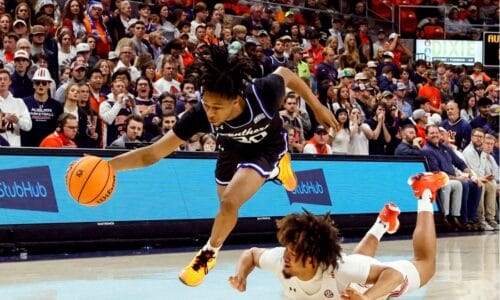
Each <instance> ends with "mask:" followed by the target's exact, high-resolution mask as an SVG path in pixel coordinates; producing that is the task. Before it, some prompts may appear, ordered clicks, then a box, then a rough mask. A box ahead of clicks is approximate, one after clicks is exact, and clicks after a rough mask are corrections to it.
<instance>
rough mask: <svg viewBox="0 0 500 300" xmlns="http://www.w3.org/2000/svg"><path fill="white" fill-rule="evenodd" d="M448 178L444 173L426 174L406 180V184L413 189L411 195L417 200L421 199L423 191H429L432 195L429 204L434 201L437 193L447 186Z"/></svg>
mask: <svg viewBox="0 0 500 300" xmlns="http://www.w3.org/2000/svg"><path fill="white" fill-rule="evenodd" d="M448 181H449V178H448V175H447V174H446V173H445V172H426V173H419V174H417V175H414V176H411V177H410V178H408V184H409V185H410V186H411V188H412V189H413V194H414V195H415V197H417V198H418V199H420V198H422V195H423V194H424V191H425V190H427V189H429V190H430V191H431V193H432V199H431V202H434V201H435V200H436V195H437V191H438V190H439V189H440V188H442V187H443V186H445V185H446V184H448Z"/></svg>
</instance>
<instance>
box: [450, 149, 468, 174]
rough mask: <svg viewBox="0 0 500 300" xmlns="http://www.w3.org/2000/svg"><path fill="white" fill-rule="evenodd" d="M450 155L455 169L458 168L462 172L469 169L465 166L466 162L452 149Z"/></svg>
mask: <svg viewBox="0 0 500 300" xmlns="http://www.w3.org/2000/svg"><path fill="white" fill-rule="evenodd" d="M450 155H451V160H452V163H453V165H454V166H455V167H457V168H458V169H459V170H460V171H463V170H465V169H467V165H466V164H465V162H464V161H463V160H462V159H461V158H460V157H458V156H457V155H456V154H455V152H453V151H452V150H451V149H450Z"/></svg>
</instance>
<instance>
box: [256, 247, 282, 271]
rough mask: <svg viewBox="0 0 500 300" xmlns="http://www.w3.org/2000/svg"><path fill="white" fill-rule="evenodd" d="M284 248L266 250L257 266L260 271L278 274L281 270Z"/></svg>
mask: <svg viewBox="0 0 500 300" xmlns="http://www.w3.org/2000/svg"><path fill="white" fill-rule="evenodd" d="M284 253H285V248H283V247H277V248H272V249H266V250H265V251H264V252H263V253H262V255H261V256H260V259H259V266H260V268H261V269H262V270H266V271H270V272H272V273H275V274H280V275H281V271H282V270H283V254H284Z"/></svg>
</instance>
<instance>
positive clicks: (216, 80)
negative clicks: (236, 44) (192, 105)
mask: <svg viewBox="0 0 500 300" xmlns="http://www.w3.org/2000/svg"><path fill="white" fill-rule="evenodd" d="M209 51H210V58H205V57H202V58H200V60H201V64H199V68H200V69H201V70H200V71H199V72H198V74H201V76H200V77H199V82H198V84H197V86H199V87H202V88H203V91H209V92H213V93H217V94H219V95H221V96H223V97H225V98H228V99H235V98H236V97H238V96H239V95H241V93H242V92H243V90H244V89H245V81H248V82H250V80H251V79H250V75H249V74H251V73H252V71H253V69H252V66H253V64H252V61H251V60H250V59H249V58H248V57H241V56H230V55H229V53H228V51H227V49H226V47H224V46H210V47H209Z"/></svg>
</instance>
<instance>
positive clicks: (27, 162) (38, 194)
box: [0, 152, 425, 225]
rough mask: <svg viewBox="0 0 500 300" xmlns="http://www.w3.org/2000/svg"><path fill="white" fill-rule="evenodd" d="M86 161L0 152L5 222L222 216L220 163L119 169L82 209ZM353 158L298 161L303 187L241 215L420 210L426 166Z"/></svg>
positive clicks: (269, 186)
mask: <svg viewBox="0 0 500 300" xmlns="http://www.w3.org/2000/svg"><path fill="white" fill-rule="evenodd" d="M0 153H1V152H0ZM21 153H22V152H21ZM40 153H44V152H40ZM79 158H80V156H76V155H75V156H73V157H72V156H49V155H18V154H16V155H14V154H5V153H4V154H0V168H1V169H2V170H1V171H0V178H1V179H0V184H1V186H0V196H1V195H2V193H3V197H0V225H10V224H48V223H81V222H120V221H155V220H192V219H213V218H214V216H215V214H216V212H217V211H218V208H219V200H218V198H217V189H216V183H215V178H214V169H215V159H214V158H206V157H200V156H197V155H194V154H193V156H192V157H191V156H187V155H186V154H184V157H172V158H165V159H162V160H161V161H159V162H158V163H157V164H155V165H153V166H150V167H147V168H143V169H136V170H129V171H124V172H119V173H118V174H117V184H116V191H115V192H114V194H113V197H112V198H111V199H109V200H108V201H106V202H105V203H103V204H102V205H100V206H97V207H87V206H82V205H80V204H78V203H77V202H75V201H74V200H72V199H71V198H70V196H69V194H68V191H67V190H66V185H65V179H64V176H65V173H66V169H67V168H68V165H69V163H70V162H72V161H74V160H77V159H79ZM346 159H347V158H343V159H342V161H334V160H325V159H321V158H315V159H300V158H294V159H293V161H292V166H293V168H294V170H295V171H296V173H297V176H298V179H299V183H298V184H299V186H298V188H297V189H296V190H295V191H294V192H291V193H288V192H286V191H285V190H284V189H283V187H282V186H280V185H277V184H274V183H266V184H264V186H263V187H262V189H260V190H259V191H258V192H257V193H256V194H255V195H254V196H253V197H252V198H251V199H250V200H249V201H248V202H247V203H245V204H244V205H243V207H242V208H241V209H240V212H239V216H240V217H242V218H260V217H280V216H284V215H286V214H289V213H292V212H301V211H302V209H303V208H305V209H307V210H309V211H311V212H313V213H315V214H323V213H325V212H331V213H332V214H334V215H336V214H349V215H352V214H366V213H374V214H375V213H378V211H379V210H380V209H381V208H382V206H383V205H384V204H385V203H386V202H389V201H391V202H395V203H397V204H398V206H399V207H400V209H401V211H403V212H415V211H416V208H417V205H416V203H415V202H416V200H415V199H414V197H413V193H412V191H411V189H410V187H409V186H408V185H407V183H406V181H407V179H408V177H409V176H411V175H413V174H415V173H418V172H423V171H425V166H424V163H423V161H394V160H391V161H375V160H371V158H369V157H366V159H367V160H364V161H360V160H359V159H358V160H356V161H354V160H346Z"/></svg>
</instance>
